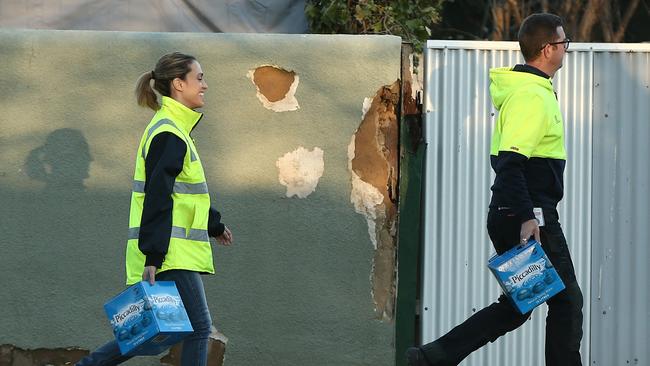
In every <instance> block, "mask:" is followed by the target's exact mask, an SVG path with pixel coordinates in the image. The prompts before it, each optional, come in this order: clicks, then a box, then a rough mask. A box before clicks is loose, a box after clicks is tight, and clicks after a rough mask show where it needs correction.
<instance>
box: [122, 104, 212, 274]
mask: <svg viewBox="0 0 650 366" xmlns="http://www.w3.org/2000/svg"><path fill="white" fill-rule="evenodd" d="M201 117H202V114H201V113H198V112H195V111H193V110H191V109H189V108H187V107H186V106H184V105H183V104H181V103H179V102H177V101H176V100H174V99H172V98H168V97H162V106H161V108H160V109H159V110H158V112H156V114H155V115H154V116H153V118H152V119H151V123H149V125H148V126H147V128H146V130H145V132H144V134H143V136H142V139H141V140H140V146H139V148H138V153H137V158H136V162H135V174H134V177H133V192H132V193H131V209H130V215H129V238H128V242H127V245H126V283H127V285H131V284H134V283H136V282H138V281H141V280H142V272H143V270H144V263H145V255H144V254H143V253H142V252H141V251H140V249H139V248H138V236H139V232H140V221H141V219H142V207H143V204H144V197H145V193H144V186H145V179H146V175H145V158H146V156H147V152H148V151H149V145H150V144H151V140H153V138H154V136H156V135H157V134H159V133H162V132H171V133H173V134H174V135H176V136H178V137H179V138H181V139H182V140H183V141H185V143H186V145H187V151H186V152H185V158H184V161H183V170H182V171H181V173H180V174H179V175H178V176H177V177H176V180H175V182H174V189H173V193H172V201H173V206H172V230H171V237H170V239H169V248H168V250H167V254H166V255H165V260H164V261H163V264H162V267H161V268H160V269H158V272H163V271H167V270H170V269H184V270H190V271H196V272H204V273H214V265H213V263H212V247H211V246H210V241H209V237H208V215H209V211H210V196H209V195H208V186H207V184H206V182H205V174H204V172H203V166H202V165H201V159H199V155H198V153H197V151H196V147H195V146H194V141H192V139H191V138H190V131H192V128H193V127H194V126H195V125H196V124H197V123H198V122H199V120H200V119H201Z"/></svg>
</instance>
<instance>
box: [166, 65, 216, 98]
mask: <svg viewBox="0 0 650 366" xmlns="http://www.w3.org/2000/svg"><path fill="white" fill-rule="evenodd" d="M190 67H191V69H190V72H188V73H187V75H185V80H182V79H180V78H176V79H174V80H173V81H172V83H173V85H172V98H174V99H176V100H177V101H179V102H181V103H183V105H185V106H186V107H188V108H191V109H195V108H201V107H203V105H204V104H205V99H204V98H205V96H204V95H205V91H206V90H207V89H208V84H207V83H206V82H205V80H204V79H203V70H201V65H200V64H199V63H198V62H197V61H192V64H191V66H190Z"/></svg>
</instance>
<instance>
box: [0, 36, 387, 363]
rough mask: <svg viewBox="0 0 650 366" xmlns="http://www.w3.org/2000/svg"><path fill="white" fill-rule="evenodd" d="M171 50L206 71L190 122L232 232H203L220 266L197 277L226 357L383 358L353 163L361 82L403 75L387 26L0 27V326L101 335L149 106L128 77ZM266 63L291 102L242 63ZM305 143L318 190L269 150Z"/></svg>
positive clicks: (58, 336) (57, 339)
mask: <svg viewBox="0 0 650 366" xmlns="http://www.w3.org/2000/svg"><path fill="white" fill-rule="evenodd" d="M175 50H179V51H183V52H187V53H190V54H193V55H195V56H196V57H197V58H198V59H199V61H200V62H201V65H202V67H203V70H204V72H205V74H206V79H207V81H208V84H209V88H210V89H209V90H208V93H207V95H206V100H207V105H206V108H205V109H204V112H205V116H204V118H203V120H202V121H201V123H200V125H199V127H197V129H196V130H195V132H194V138H195V139H196V142H197V145H198V149H199V153H200V154H201V157H202V159H203V161H204V165H205V168H206V171H207V179H208V184H209V187H210V190H211V192H212V194H213V197H212V200H213V203H214V204H216V205H217V206H218V207H219V209H220V210H221V211H222V213H223V217H224V221H225V222H226V223H227V224H228V225H229V226H230V227H231V228H232V230H233V233H234V236H235V240H236V244H235V245H234V246H233V247H230V248H224V247H216V246H215V251H214V252H215V263H216V267H217V272H218V274H217V275H215V276H209V277H204V282H205V285H206V292H207V296H208V301H209V304H210V308H211V313H212V316H213V318H214V323H215V325H216V327H217V328H218V329H219V330H220V331H221V332H223V333H224V334H225V335H226V336H227V337H228V338H229V342H228V345H227V349H226V363H225V364H226V365H299V364H310V365H391V364H393V363H394V360H395V357H394V325H393V324H392V323H389V322H381V321H379V320H376V319H374V311H373V309H374V305H373V301H372V295H371V291H370V289H371V284H370V279H369V278H370V276H371V273H372V268H371V267H372V257H373V251H374V249H373V247H372V244H371V241H370V238H369V236H368V228H367V224H366V220H365V218H364V217H363V216H361V215H359V214H357V213H356V212H355V211H354V208H353V206H352V204H351V203H350V189H351V183H350V172H349V171H348V168H347V164H348V158H347V146H348V144H349V142H350V138H351V136H352V134H353V133H354V132H355V130H356V128H357V127H358V125H359V123H360V122H361V106H362V103H363V100H364V98H366V97H372V96H373V95H374V94H375V92H376V91H377V89H378V88H379V87H380V86H382V85H385V84H390V83H392V82H394V81H395V80H396V79H398V78H399V72H400V39H399V38H397V37H388V36H367V37H362V36H317V35H310V36H304V35H237V34H187V33H123V32H79V31H0V65H1V66H0V111H1V113H0V126H1V128H0V200H1V202H0V232H1V233H2V235H0V253H1V254H0V284H1V285H2V287H3V290H2V292H0V309H1V312H2V316H0V344H3V343H8V344H13V345H16V346H19V347H23V348H37V347H45V348H55V347H65V346H80V347H84V348H89V349H92V348H94V347H96V346H98V345H100V344H102V343H103V342H104V341H106V340H108V339H109V338H110V337H111V332H110V329H109V327H108V324H107V321H106V320H105V318H104V314H103V308H102V305H103V303H104V302H105V300H107V299H108V298H110V297H111V296H113V295H114V294H116V293H118V292H119V291H120V290H122V289H123V287H124V285H123V283H124V273H123V256H124V246H125V240H126V232H127V222H128V204H129V197H130V189H131V182H132V174H133V164H134V159H135V149H136V147H137V145H138V141H139V138H140V136H141V133H142V130H143V128H144V127H145V126H146V124H147V123H148V121H149V119H150V118H151V115H152V112H151V111H150V110H147V109H143V108H140V107H138V106H137V105H136V103H135V99H134V96H133V89H134V85H135V81H136V79H137V77H138V76H139V75H140V74H141V73H142V72H144V71H147V70H151V69H152V68H153V65H154V63H155V61H156V60H157V59H158V57H159V56H161V55H162V54H164V53H167V52H170V51H175ZM264 64H272V65H279V66H281V67H284V68H286V69H289V70H294V71H295V72H296V73H297V74H298V75H299V77H300V83H299V86H298V89H297V92H296V97H297V99H298V102H299V104H300V109H299V110H297V111H292V112H282V113H277V112H273V111H270V110H267V109H265V108H264V107H263V106H262V104H261V103H260V102H259V101H258V100H257V98H256V95H255V94H256V91H255V87H254V85H253V84H252V83H251V81H250V80H249V79H248V78H247V77H246V74H247V72H248V71H249V70H250V69H254V68H255V67H257V66H261V65H264ZM299 146H303V147H305V148H308V149H312V148H314V147H319V148H321V149H322V150H323V151H324V163H325V169H324V173H323V176H322V178H321V179H320V181H319V183H318V186H317V188H316V191H315V192H314V193H312V194H311V195H310V196H308V197H307V198H305V199H299V198H296V197H293V198H287V197H286V196H285V192H286V188H285V187H284V186H282V185H281V184H280V183H279V181H278V170H277V168H276V164H275V163H276V160H277V159H278V158H279V157H281V156H282V155H284V154H285V153H287V152H290V151H293V150H295V149H296V148H298V147H299ZM154 362H155V359H140V360H137V361H132V362H130V363H129V364H132V365H139V364H152V363H154Z"/></svg>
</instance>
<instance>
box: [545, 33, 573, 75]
mask: <svg viewBox="0 0 650 366" xmlns="http://www.w3.org/2000/svg"><path fill="white" fill-rule="evenodd" d="M566 40H567V38H566V34H565V33H564V28H562V27H561V26H559V27H557V37H556V38H555V39H554V40H553V42H562V41H566ZM568 46H569V44H568V43H559V44H553V45H551V44H550V45H547V46H546V47H545V50H544V51H545V52H548V53H547V55H548V61H549V63H550V64H551V66H552V67H553V68H554V69H555V70H556V71H557V70H559V69H560V68H561V67H562V60H563V59H564V55H565V54H566V50H567V48H568Z"/></svg>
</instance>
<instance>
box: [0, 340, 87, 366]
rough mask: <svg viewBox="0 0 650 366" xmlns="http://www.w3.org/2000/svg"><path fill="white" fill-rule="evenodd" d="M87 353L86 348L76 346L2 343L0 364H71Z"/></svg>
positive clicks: (5, 365)
mask: <svg viewBox="0 0 650 366" xmlns="http://www.w3.org/2000/svg"><path fill="white" fill-rule="evenodd" d="M88 353H89V351H88V350H86V349H81V348H77V347H67V348H37V349H22V348H19V347H15V346H13V345H10V344H3V345H0V365H2V366H27V365H52V366H64V365H72V364H74V363H76V362H77V361H79V360H80V359H81V358H83V357H85V356H86V355H88Z"/></svg>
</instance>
